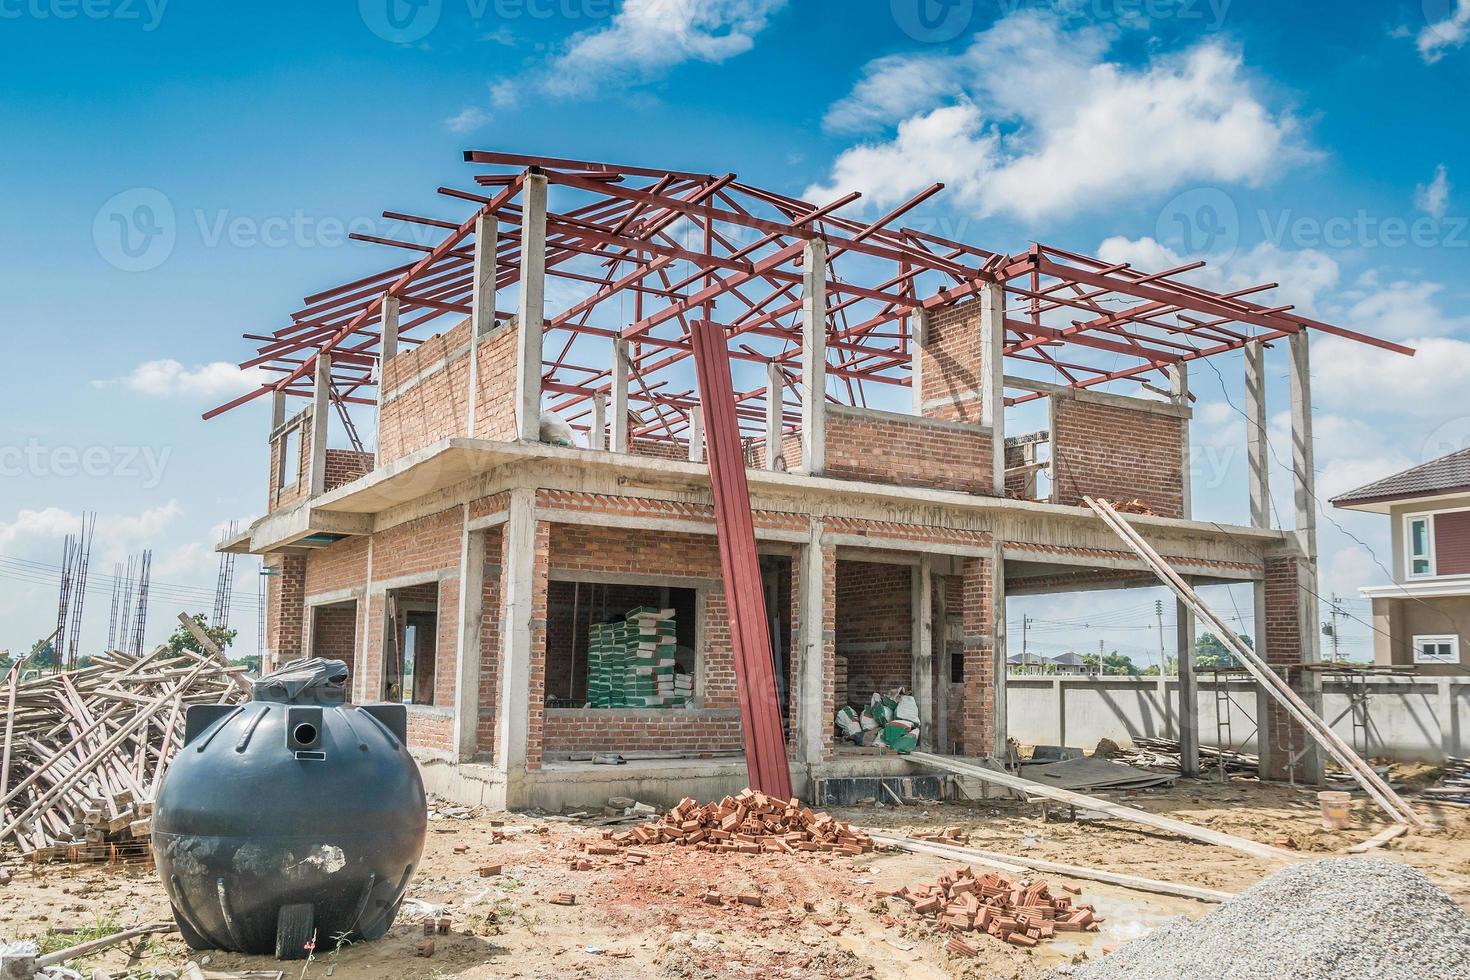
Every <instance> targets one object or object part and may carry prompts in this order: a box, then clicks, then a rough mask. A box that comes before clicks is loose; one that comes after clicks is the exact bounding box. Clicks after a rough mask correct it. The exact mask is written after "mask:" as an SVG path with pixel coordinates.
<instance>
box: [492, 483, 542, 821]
mask: <svg viewBox="0 0 1470 980" xmlns="http://www.w3.org/2000/svg"><path fill="white" fill-rule="evenodd" d="M535 505H536V492H535V491H534V490H530V489H524V488H518V489H515V490H512V491H511V492H510V504H509V506H508V508H507V514H506V523H505V530H504V531H503V532H502V533H503V534H504V535H505V539H504V541H505V546H504V549H503V554H502V557H501V572H500V574H501V583H500V595H501V617H500V626H501V640H500V704H499V705H497V706H496V718H495V725H496V729H495V768H497V769H499V770H501V771H502V772H503V773H504V774H505V787H506V790H505V792H506V800H505V805H506V806H513V805H515V802H516V801H518V800H519V799H521V798H522V796H523V789H522V786H523V784H524V781H525V775H526V758H527V752H526V749H527V744H526V743H527V739H528V737H529V735H530V727H531V722H530V719H531V712H530V708H531V705H530V690H531V630H532V621H531V620H532V615H533V613H534V611H535V595H534V592H535V579H536V506H535Z"/></svg>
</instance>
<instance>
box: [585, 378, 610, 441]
mask: <svg viewBox="0 0 1470 980" xmlns="http://www.w3.org/2000/svg"><path fill="white" fill-rule="evenodd" d="M587 448H588V449H595V450H597V451H598V452H601V451H602V450H604V449H606V448H607V396H606V395H604V394H603V393H602V392H600V391H599V392H598V393H597V394H595V395H593V396H592V427H591V429H589V430H588V432H587Z"/></svg>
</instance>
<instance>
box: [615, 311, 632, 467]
mask: <svg viewBox="0 0 1470 980" xmlns="http://www.w3.org/2000/svg"><path fill="white" fill-rule="evenodd" d="M631 367H632V364H631V363H630V362H629V360H628V342H627V341H626V340H624V339H622V338H621V337H619V338H618V339H617V340H614V341H613V349H612V443H613V445H612V448H613V452H615V453H625V452H627V451H628V371H629V368H631Z"/></svg>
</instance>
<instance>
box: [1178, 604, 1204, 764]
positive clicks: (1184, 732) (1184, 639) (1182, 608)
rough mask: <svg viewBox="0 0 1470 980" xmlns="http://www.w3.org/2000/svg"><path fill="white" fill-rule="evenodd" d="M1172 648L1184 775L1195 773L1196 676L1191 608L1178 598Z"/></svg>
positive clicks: (1197, 713)
mask: <svg viewBox="0 0 1470 980" xmlns="http://www.w3.org/2000/svg"><path fill="white" fill-rule="evenodd" d="M1185 581H1189V580H1188V579H1185ZM1174 651H1175V656H1176V657H1178V660H1179V667H1178V670H1179V710H1178V718H1179V759H1180V766H1181V768H1182V770H1183V773H1184V775H1186V776H1198V775H1199V678H1198V677H1197V676H1196V675H1195V672H1194V612H1193V611H1192V610H1191V609H1190V608H1189V606H1187V605H1185V604H1184V603H1183V602H1181V601H1179V600H1177V599H1176V600H1175V601H1174Z"/></svg>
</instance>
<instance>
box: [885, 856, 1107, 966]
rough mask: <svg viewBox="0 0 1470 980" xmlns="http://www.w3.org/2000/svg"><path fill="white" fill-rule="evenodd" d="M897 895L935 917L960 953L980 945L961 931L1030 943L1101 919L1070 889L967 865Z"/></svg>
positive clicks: (1086, 927)
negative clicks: (1025, 882)
mask: <svg viewBox="0 0 1470 980" xmlns="http://www.w3.org/2000/svg"><path fill="white" fill-rule="evenodd" d="M1062 890H1064V891H1068V892H1071V893H1072V894H1074V895H1076V894H1081V889H1080V888H1077V887H1075V886H1069V885H1063V886H1062ZM893 897H894V898H899V899H902V900H903V901H906V902H908V903H909V904H910V905H912V906H913V909H914V911H915V912H916V913H917V914H919V915H922V916H925V917H926V918H932V919H933V920H934V927H935V929H936V930H938V931H939V932H942V933H946V934H947V935H948V940H947V941H946V943H945V947H946V948H947V949H949V950H950V951H951V952H956V953H959V954H960V955H962V956H974V955H976V952H978V951H977V950H975V948H974V947H973V946H972V945H971V944H969V943H967V942H965V941H964V940H963V939H961V938H960V937H959V935H957V934H958V933H985V934H986V935H989V936H992V937H994V938H996V939H999V940H1001V941H1003V942H1007V943H1010V944H1011V945H1012V946H1017V947H1020V948H1022V949H1030V948H1031V947H1033V946H1035V945H1036V944H1037V943H1039V942H1041V941H1042V940H1045V939H1051V938H1054V936H1055V934H1056V932H1058V931H1062V932H1082V931H1096V929H1097V922H1098V919H1097V915H1096V913H1095V912H1094V910H1093V909H1092V907H1091V906H1090V905H1079V906H1077V907H1076V908H1073V906H1072V898H1071V897H1070V896H1069V895H1058V896H1053V895H1052V894H1051V891H1050V886H1049V885H1048V884H1047V883H1046V882H1044V881H1034V882H1032V883H1030V884H1028V885H1023V884H1019V883H1017V882H1013V881H1011V880H1010V879H1009V878H1007V877H1005V876H1004V875H1001V874H998V873H995V872H990V873H987V874H984V875H979V876H977V875H976V874H975V872H974V870H973V869H971V868H967V867H962V868H956V869H953V870H950V871H946V872H944V873H943V874H941V875H940V876H939V877H938V879H936V880H935V881H932V882H916V883H915V884H912V885H906V886H905V887H903V888H901V889H899V890H898V891H897V892H894V893H893ZM967 950H968V952H967Z"/></svg>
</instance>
